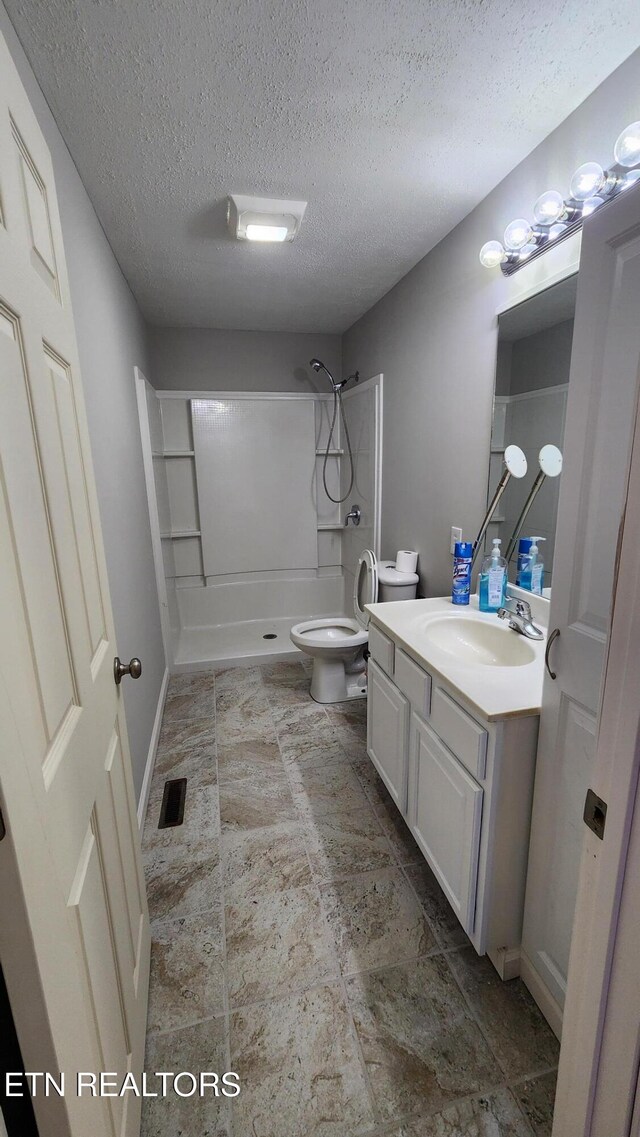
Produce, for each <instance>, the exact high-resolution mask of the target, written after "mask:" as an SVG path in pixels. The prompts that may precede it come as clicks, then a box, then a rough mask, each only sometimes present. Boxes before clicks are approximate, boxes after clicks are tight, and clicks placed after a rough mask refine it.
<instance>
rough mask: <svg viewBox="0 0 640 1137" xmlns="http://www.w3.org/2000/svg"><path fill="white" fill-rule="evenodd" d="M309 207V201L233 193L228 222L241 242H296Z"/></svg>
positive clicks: (230, 199) (229, 205)
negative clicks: (294, 239)
mask: <svg viewBox="0 0 640 1137" xmlns="http://www.w3.org/2000/svg"><path fill="white" fill-rule="evenodd" d="M306 208H307V203H306V201H287V200H286V199H284V198H270V197H248V196H247V195H246V194H238V193H232V194H230V195H229V202H228V206H227V223H228V225H229V230H230V232H231V233H232V235H233V236H234V237H237V239H238V241H266V242H272V243H273V242H282V241H293V238H294V237H295V236H296V235H297V233H298V231H299V229H300V225H301V222H302V218H303V217H304V211H305V209H306Z"/></svg>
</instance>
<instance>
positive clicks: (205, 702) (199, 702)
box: [164, 687, 215, 722]
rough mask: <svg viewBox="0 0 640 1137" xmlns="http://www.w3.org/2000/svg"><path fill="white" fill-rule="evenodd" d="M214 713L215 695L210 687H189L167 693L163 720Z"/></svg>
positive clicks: (195, 717) (193, 717) (182, 718)
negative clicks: (172, 693) (171, 693)
mask: <svg viewBox="0 0 640 1137" xmlns="http://www.w3.org/2000/svg"><path fill="white" fill-rule="evenodd" d="M213 714H215V697H214V693H213V688H212V687H209V688H207V687H205V688H204V689H203V688H202V687H189V688H188V689H187V690H184V689H183V690H181V691H176V693H175V694H174V695H167V699H166V702H165V704H164V721H165V722H175V721H178V720H182V721H183V722H184V720H185V719H197V718H205V717H206V716H207V715H213Z"/></svg>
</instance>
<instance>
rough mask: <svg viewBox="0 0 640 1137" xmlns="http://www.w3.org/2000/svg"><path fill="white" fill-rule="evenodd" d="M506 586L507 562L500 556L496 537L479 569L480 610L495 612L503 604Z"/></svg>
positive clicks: (498, 541) (498, 542) (498, 539)
mask: <svg viewBox="0 0 640 1137" xmlns="http://www.w3.org/2000/svg"><path fill="white" fill-rule="evenodd" d="M506 587H507V562H506V561H505V559H504V557H502V556H500V538H499V537H496V538H495V539H494V542H493V549H492V550H491V552H490V553H488V554H487V556H486V557H485V558H484V560H483V562H482V568H481V569H480V588H479V592H480V601H479V608H480V611H481V612H497V611H498V608H501V607H502V605H503V604H504V596H505V589H506Z"/></svg>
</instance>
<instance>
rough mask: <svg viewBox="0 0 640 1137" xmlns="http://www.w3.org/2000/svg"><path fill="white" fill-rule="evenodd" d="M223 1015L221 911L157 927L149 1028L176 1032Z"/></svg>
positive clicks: (153, 940) (153, 932)
mask: <svg viewBox="0 0 640 1137" xmlns="http://www.w3.org/2000/svg"><path fill="white" fill-rule="evenodd" d="M223 1012H224V934H223V929H222V910H221V908H218V909H216V910H215V911H213V912H206V913H204V914H203V915H199V916H183V917H182V918H181V919H180V920H169V921H165V922H163V923H159V924H152V926H151V982H150V986H149V1019H148V1030H150V1031H159V1030H160V1031H167V1030H177V1029H179V1028H180V1027H184V1026H189V1025H190V1024H191V1023H195V1022H199V1021H201V1020H202V1019H207V1018H211V1017H212V1016H213V1015H220V1014H222V1013H223Z"/></svg>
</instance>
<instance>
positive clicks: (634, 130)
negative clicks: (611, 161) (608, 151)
mask: <svg viewBox="0 0 640 1137" xmlns="http://www.w3.org/2000/svg"><path fill="white" fill-rule="evenodd" d="M613 156H614V158H615V160H616V162H617V163H618V165H619V166H627V167H628V166H637V164H638V162H640V122H632V123H631V124H630V125H629V126H625V128H624V130H623V131H622V134H619V135H618V137H617V139H616V144H615V146H614V148H613Z"/></svg>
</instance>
